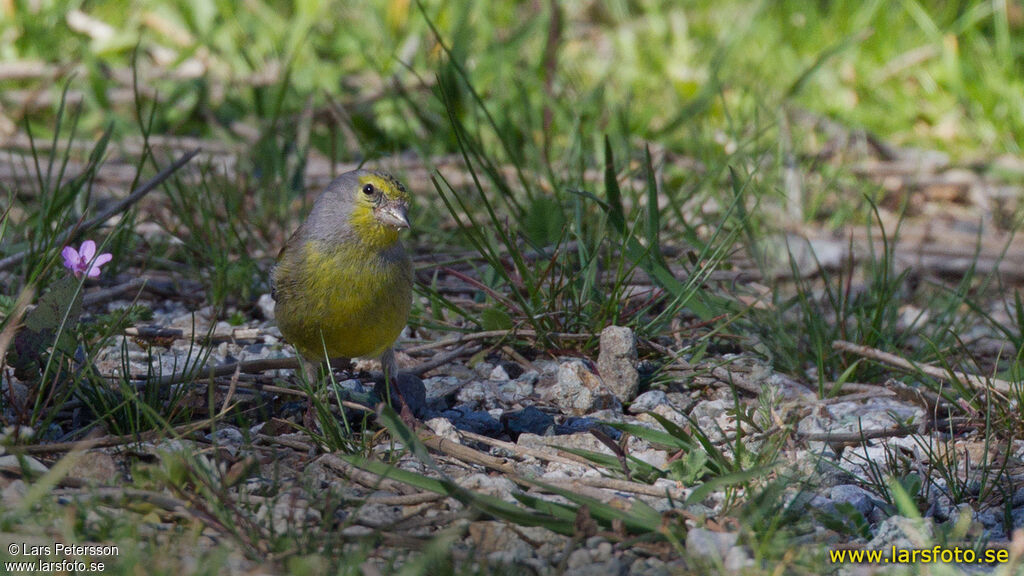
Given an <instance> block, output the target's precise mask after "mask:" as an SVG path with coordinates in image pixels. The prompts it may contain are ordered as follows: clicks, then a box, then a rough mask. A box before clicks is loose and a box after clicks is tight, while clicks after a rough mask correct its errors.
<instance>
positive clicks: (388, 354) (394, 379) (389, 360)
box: [380, 347, 416, 427]
mask: <svg viewBox="0 0 1024 576" xmlns="http://www.w3.org/2000/svg"><path fill="white" fill-rule="evenodd" d="M380 367H381V370H383V371H384V385H385V386H387V389H388V390H393V391H394V392H395V396H396V397H397V399H398V402H399V404H401V406H402V407H401V409H400V411H399V416H400V417H401V418H402V422H405V423H406V424H407V425H408V426H410V427H415V426H416V417H415V416H413V413H412V409H410V408H409V403H408V402H406V400H405V398H404V397H403V396H402V390H401V389H400V388H399V387H398V361H397V360H395V349H394V348H391V347H389V348H388V349H387V350H385V351H384V353H383V354H381V356H380ZM392 404H394V403H392Z"/></svg>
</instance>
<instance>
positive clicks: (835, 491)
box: [828, 484, 875, 518]
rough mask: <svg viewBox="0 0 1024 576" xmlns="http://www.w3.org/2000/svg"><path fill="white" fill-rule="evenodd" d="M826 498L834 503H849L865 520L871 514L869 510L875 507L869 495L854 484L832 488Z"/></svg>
mask: <svg viewBox="0 0 1024 576" xmlns="http://www.w3.org/2000/svg"><path fill="white" fill-rule="evenodd" d="M828 496H829V498H831V499H832V501H834V502H846V503H849V504H850V505H851V506H853V507H854V508H856V509H857V511H858V512H860V513H861V514H862V515H863V516H864V517H865V518H867V517H868V515H869V514H871V509H872V508H874V507H875V501H874V498H873V497H872V496H871V493H870V492H868V491H867V490H865V489H863V488H861V487H860V486H857V485H856V484H840V485H838V486H833V487H832V489H831V490H830V491H829V494H828Z"/></svg>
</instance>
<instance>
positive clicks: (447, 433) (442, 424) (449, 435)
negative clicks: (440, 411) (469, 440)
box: [424, 418, 462, 444]
mask: <svg viewBox="0 0 1024 576" xmlns="http://www.w3.org/2000/svg"><path fill="white" fill-rule="evenodd" d="M424 424H425V425H426V426H427V428H430V430H431V431H433V433H434V434H437V435H438V436H440V437H441V438H444V439H445V440H448V441H450V442H455V443H456V444H462V440H461V439H460V438H459V432H458V430H456V429H455V426H454V425H453V424H452V423H451V421H450V420H448V419H447V418H431V419H430V420H427V421H426V422H424Z"/></svg>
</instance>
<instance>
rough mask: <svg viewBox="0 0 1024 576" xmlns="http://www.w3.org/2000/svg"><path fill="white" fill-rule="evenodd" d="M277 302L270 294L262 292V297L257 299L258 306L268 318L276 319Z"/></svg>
mask: <svg viewBox="0 0 1024 576" xmlns="http://www.w3.org/2000/svg"><path fill="white" fill-rule="evenodd" d="M275 304H276V302H274V298H273V297H272V296H271V295H270V294H260V299H259V300H257V301H256V306H257V307H258V308H259V309H260V312H261V313H262V314H263V317H264V318H266V319H267V320H273V319H274V307H275Z"/></svg>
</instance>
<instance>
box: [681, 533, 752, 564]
mask: <svg viewBox="0 0 1024 576" xmlns="http://www.w3.org/2000/svg"><path fill="white" fill-rule="evenodd" d="M738 539H739V534H736V533H734V532H714V531H712V530H708V529H706V528H693V529H691V530H690V531H689V532H687V534H686V551H687V552H688V553H689V554H690V555H691V556H694V557H699V558H707V559H709V560H712V561H719V562H721V561H723V560H725V557H726V556H727V555H728V554H729V549H730V548H732V547H733V546H735V545H736V541H737V540H738Z"/></svg>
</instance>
